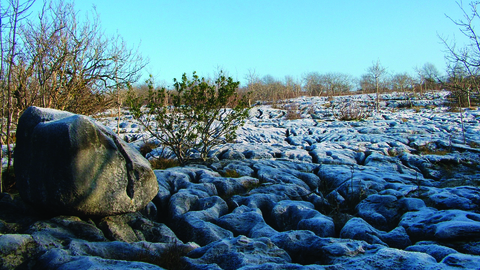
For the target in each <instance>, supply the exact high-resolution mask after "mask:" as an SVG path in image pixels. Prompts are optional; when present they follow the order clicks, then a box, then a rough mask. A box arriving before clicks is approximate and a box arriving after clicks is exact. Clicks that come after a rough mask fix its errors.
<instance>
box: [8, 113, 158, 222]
mask: <svg viewBox="0 0 480 270" xmlns="http://www.w3.org/2000/svg"><path fill="white" fill-rule="evenodd" d="M14 165H15V174H16V181H17V188H18V190H19V192H20V195H21V197H22V198H23V199H24V200H25V201H27V202H29V203H31V204H32V205H34V206H36V207H38V208H40V209H43V210H47V211H49V212H54V213H59V214H65V215H94V216H111V215H116V214H122V213H128V212H135V211H138V210H140V209H142V208H143V207H145V206H146V205H147V204H148V203H149V202H150V201H151V200H152V199H153V198H154V197H155V195H156V194H157V192H158V183H157V179H156V177H155V174H154V173H153V171H152V169H151V168H150V164H149V163H148V161H147V160H145V159H144V158H143V157H142V156H141V154H140V153H139V152H138V151H136V150H135V149H133V148H132V147H130V146H129V145H128V144H126V143H125V142H124V141H122V140H121V139H119V138H118V137H117V136H116V135H115V134H114V133H113V132H112V131H110V130H108V129H107V128H105V127H103V126H101V125H99V124H97V123H95V122H94V121H93V120H92V119H91V118H88V117H86V116H82V115H76V114H72V113H69V112H64V111H58V110H53V109H45V108H38V107H30V108H28V109H27V110H26V111H25V112H24V113H23V114H22V116H21V117H20V120H19V123H18V128H17V145H16V148H15V164H14Z"/></svg>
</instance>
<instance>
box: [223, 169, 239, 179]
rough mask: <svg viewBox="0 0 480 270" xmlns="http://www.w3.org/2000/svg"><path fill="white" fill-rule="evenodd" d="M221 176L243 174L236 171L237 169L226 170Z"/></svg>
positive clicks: (237, 176) (231, 176) (232, 176)
mask: <svg viewBox="0 0 480 270" xmlns="http://www.w3.org/2000/svg"><path fill="white" fill-rule="evenodd" d="M220 175H221V176H223V177H228V178H240V177H241V175H240V174H239V173H238V172H237V171H236V170H233V169H232V170H226V171H225V172H221V173H220Z"/></svg>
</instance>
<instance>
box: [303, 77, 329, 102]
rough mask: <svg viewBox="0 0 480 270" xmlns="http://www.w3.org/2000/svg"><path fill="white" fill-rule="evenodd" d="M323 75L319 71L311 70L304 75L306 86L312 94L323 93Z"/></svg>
mask: <svg viewBox="0 0 480 270" xmlns="http://www.w3.org/2000/svg"><path fill="white" fill-rule="evenodd" d="M321 78H322V75H320V73H318V72H310V73H307V74H305V75H304V76H303V83H304V88H305V90H306V91H307V93H308V94H309V95H311V96H319V95H321V94H323V92H324V89H323V87H322V84H321Z"/></svg>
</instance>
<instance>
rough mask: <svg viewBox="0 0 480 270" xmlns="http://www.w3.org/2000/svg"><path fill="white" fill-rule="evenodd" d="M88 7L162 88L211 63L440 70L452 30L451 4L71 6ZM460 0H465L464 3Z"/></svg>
mask: <svg viewBox="0 0 480 270" xmlns="http://www.w3.org/2000/svg"><path fill="white" fill-rule="evenodd" d="M75 3H76V9H77V10H80V11H81V12H85V11H88V10H90V9H91V8H92V6H93V5H95V6H96V8H97V11H98V13H99V15H100V19H101V23H102V27H103V28H104V30H105V32H106V33H107V34H115V33H116V32H117V31H118V33H119V34H120V35H121V36H122V37H123V38H124V39H125V40H126V41H127V43H128V44H129V45H130V46H136V45H138V44H140V51H141V53H142V54H143V55H144V56H145V57H148V58H149V59H150V64H149V65H148V67H147V68H146V71H145V72H146V74H148V73H151V74H153V75H154V76H155V77H156V79H157V81H164V82H166V83H167V84H168V85H170V84H171V83H172V80H173V78H174V77H176V78H180V77H181V75H182V74H183V73H184V72H187V74H191V72H192V71H194V70H195V71H197V73H198V74H199V75H201V76H211V75H213V74H214V72H215V70H217V68H218V67H220V68H221V69H224V70H226V71H228V73H229V75H230V76H232V77H233V78H234V79H237V80H240V81H241V82H242V83H244V82H245V76H246V74H248V73H249V71H255V73H256V74H257V75H259V76H260V77H263V76H264V75H267V74H270V75H272V76H273V77H275V78H278V79H283V78H284V77H285V76H286V75H290V76H293V77H294V78H296V79H301V77H302V75H304V74H305V73H308V72H314V71H315V72H319V73H326V72H342V73H347V74H350V75H352V76H354V77H360V76H361V75H362V74H364V73H366V69H367V68H368V67H369V66H371V65H372V62H374V61H377V60H380V62H381V64H382V65H383V66H385V67H386V68H387V70H388V71H389V72H391V73H400V72H408V73H410V74H412V75H413V74H415V73H414V68H415V67H421V66H423V65H424V64H425V63H426V62H430V63H432V64H434V65H435V66H436V67H437V69H438V70H439V71H441V72H442V73H443V72H444V70H445V60H444V47H443V45H442V44H441V43H440V39H439V37H438V35H442V36H448V37H450V38H453V37H455V38H456V39H457V40H458V42H457V43H461V41H462V39H461V38H462V36H461V34H460V33H459V31H458V28H457V27H456V26H455V25H454V24H453V23H452V22H451V21H450V20H449V19H448V18H446V16H445V14H447V15H449V16H451V17H453V18H461V16H462V14H461V11H460V9H459V8H458V6H457V4H456V3H455V1H454V0H401V1H399V0H395V1H394V0H335V1H332V0H329V1H326V0H325V1H324V0H290V1H284V0H201V1H200V0H195V1H194V0H190V1H186V0H170V1H166V0H142V1H132V0H77V1H75ZM467 4H468V1H464V6H465V7H466V6H467Z"/></svg>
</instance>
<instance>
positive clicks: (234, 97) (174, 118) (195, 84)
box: [126, 72, 248, 165]
mask: <svg viewBox="0 0 480 270" xmlns="http://www.w3.org/2000/svg"><path fill="white" fill-rule="evenodd" d="M147 83H148V86H149V92H148V97H147V99H146V100H143V99H142V98H140V97H139V96H137V95H135V94H134V93H133V92H132V91H129V92H128V96H127V102H126V103H127V105H128V106H129V109H130V111H131V113H132V115H133V116H134V118H135V119H137V120H138V121H139V122H140V123H141V124H142V125H143V126H144V127H145V128H146V130H147V131H148V132H149V133H150V135H152V136H153V137H155V138H156V139H158V140H159V141H160V142H161V144H163V145H164V146H166V147H167V148H169V149H170V150H171V151H172V152H173V153H174V154H175V156H176V158H177V159H178V161H179V163H180V164H181V165H183V164H185V163H187V162H188V161H189V160H190V158H191V156H192V154H193V153H195V152H198V153H199V154H200V157H201V159H202V160H204V161H205V160H207V156H208V153H209V152H210V150H211V149H212V148H213V147H215V146H217V145H219V144H223V143H226V142H231V141H233V140H234V139H235V138H236V130H237V128H238V127H239V126H240V125H242V124H243V123H244V121H245V119H246V118H247V116H248V96H247V95H244V96H243V97H242V98H240V97H239V96H238V94H237V89H238V85H239V84H240V82H234V81H233V79H232V78H231V77H228V78H226V77H225V76H223V73H220V75H219V76H218V78H217V79H216V80H215V82H214V83H210V82H208V81H207V80H205V79H204V78H201V79H200V78H199V77H198V76H197V75H196V73H195V72H194V73H193V76H192V78H188V77H187V75H186V74H183V76H182V80H181V81H177V80H176V79H174V86H175V91H167V90H166V89H165V88H162V89H160V90H155V89H154V87H153V80H152V78H150V79H149V80H147ZM170 101H171V104H169V102H170ZM145 102H146V104H147V105H146V107H147V109H148V111H147V116H146V117H144V113H143V111H142V105H143V104H144V103H145ZM151 122H154V123H155V124H154V125H151Z"/></svg>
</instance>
